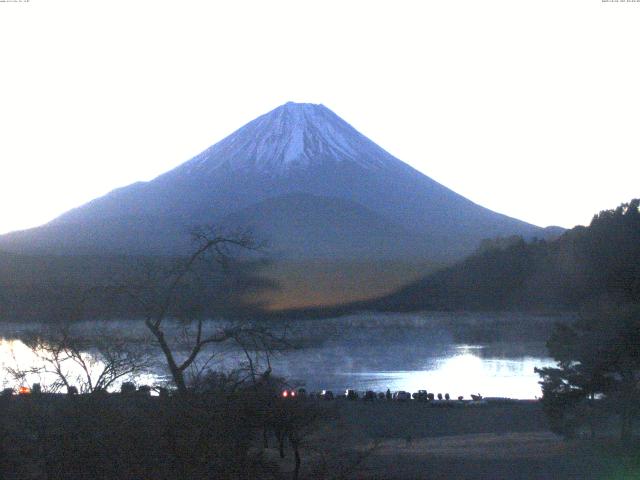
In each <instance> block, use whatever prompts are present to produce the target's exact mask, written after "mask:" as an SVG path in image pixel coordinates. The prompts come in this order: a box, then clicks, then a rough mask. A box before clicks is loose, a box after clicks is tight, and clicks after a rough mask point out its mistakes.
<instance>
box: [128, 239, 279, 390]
mask: <svg viewBox="0 0 640 480" xmlns="http://www.w3.org/2000/svg"><path fill="white" fill-rule="evenodd" d="M193 238H194V241H195V245H196V247H195V249H194V251H193V253H191V254H190V255H189V256H188V257H186V258H181V259H178V260H177V261H176V263H175V265H174V266H172V267H171V268H169V269H167V270H162V269H160V268H158V267H157V265H156V266H150V267H147V268H145V269H143V275H142V278H140V279H138V281H134V282H131V281H127V282H125V283H124V284H123V285H121V286H118V287H116V290H117V291H118V293H122V294H125V295H127V296H129V297H130V298H131V299H133V301H134V302H135V303H136V304H137V305H138V306H139V307H140V308H141V311H142V312H143V315H144V324H145V326H146V327H147V329H148V330H149V332H150V333H151V334H152V335H153V338H154V339H155V340H156V341H157V343H158V346H159V348H160V350H161V351H162V353H163V356H164V358H165V361H166V365H167V367H168V369H169V372H170V374H171V377H172V380H173V382H174V383H175V385H176V387H177V389H178V392H179V393H180V394H185V393H186V392H187V379H188V378H187V376H188V373H189V371H190V369H194V367H195V368H196V370H198V371H199V372H203V371H204V370H205V369H206V367H207V366H208V363H209V361H208V360H205V361H204V362H200V363H199V362H198V359H200V357H201V354H202V353H203V351H205V350H206V349H207V348H208V347H209V346H211V345H214V344H222V343H224V342H227V341H230V340H238V339H241V338H242V339H245V338H249V337H251V336H253V337H262V338H268V337H271V338H272V339H274V340H275V338H276V337H275V335H271V334H270V332H268V331H267V330H266V329H264V328H262V327H259V326H257V324H255V323H251V322H246V321H226V322H220V323H218V324H216V325H215V326H213V325H211V324H207V323H206V322H205V319H206V318H210V317H211V316H212V315H213V314H214V313H215V312H214V310H213V308H212V306H215V305H216V303H218V305H220V304H222V303H225V302H226V303H231V302H232V301H233V300H234V298H233V296H234V294H235V293H236V289H234V288H232V285H231V282H230V281H229V280H230V278H231V277H232V275H231V274H232V273H233V268H234V266H236V265H237V264H236V262H235V260H236V257H237V254H238V252H241V251H257V250H261V249H262V245H260V244H259V243H258V242H256V241H255V239H254V238H253V236H252V235H251V234H250V233H248V232H236V233H233V234H230V235H220V234H218V233H216V232H215V231H214V230H213V229H199V230H196V231H194V233H193ZM170 319H175V320H177V321H179V322H180V324H181V325H182V327H183V328H181V329H179V330H178V331H176V329H175V328H172V326H171V325H170V324H168V321H169V320H170ZM185 352H186V353H185ZM210 358H211V357H210V356H209V357H208V359H210ZM197 374H198V373H197V372H196V373H195V374H193V372H192V376H194V375H197Z"/></svg>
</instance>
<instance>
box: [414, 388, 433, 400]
mask: <svg viewBox="0 0 640 480" xmlns="http://www.w3.org/2000/svg"><path fill="white" fill-rule="evenodd" d="M413 399H414V400H418V401H419V402H428V401H429V394H428V393H427V391H426V390H418V391H417V392H415V393H414V394H413Z"/></svg>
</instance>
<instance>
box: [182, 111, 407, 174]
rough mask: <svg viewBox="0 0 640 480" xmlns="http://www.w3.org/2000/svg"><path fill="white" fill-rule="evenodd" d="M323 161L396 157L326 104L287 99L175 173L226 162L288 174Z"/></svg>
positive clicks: (380, 161) (364, 163) (373, 165)
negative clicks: (288, 100)
mask: <svg viewBox="0 0 640 480" xmlns="http://www.w3.org/2000/svg"><path fill="white" fill-rule="evenodd" d="M323 162H332V163H334V162H353V163H356V164H358V165H360V166H361V167H363V168H367V169H380V168H384V166H385V164H394V163H395V162H397V160H396V159H395V158H393V157H392V156H391V155H390V154H388V153H387V152H385V151H384V150H382V149H381V148H380V147H378V146H377V145H376V144H374V143H373V142H372V141H371V140H369V139H367V138H366V137H365V136H363V135H361V134H360V133H359V132H358V131H357V130H356V129H355V128H353V127H352V126H351V125H349V124H348V123H347V122H345V121H344V120H342V119H341V118H340V117H338V116H337V115H336V114H335V113H333V112H332V111H331V110H329V109H328V108H327V107H325V106H324V105H315V104H312V103H294V102H288V103H285V104H284V105H281V106H280V107H278V108H276V109H274V110H272V111H271V112H269V113H266V114H264V115H262V116H260V117H258V118H256V119H255V120H253V121H251V122H249V123H248V124H247V125H245V126H244V127H242V128H240V129H239V130H237V131H236V132H234V133H232V134H231V135H229V136H228V137H226V138H225V139H224V140H222V141H220V142H218V143H216V144H215V145H213V146H212V147H210V148H208V149H207V150H205V151H204V152H202V153H201V154H200V155H198V156H197V157H195V158H194V159H193V160H191V161H189V162H187V163H186V164H185V165H183V167H179V169H178V171H177V172H176V173H179V174H184V173H185V172H188V173H189V174H196V175H208V174H211V173H214V172H215V171H216V170H217V169H218V168H221V167H224V168H225V169H229V170H258V171H260V172H262V173H264V174H267V175H286V174H287V173H289V172H290V171H291V170H292V169H294V170H295V169H304V168H308V167H310V166H313V165H318V164H320V163H323Z"/></svg>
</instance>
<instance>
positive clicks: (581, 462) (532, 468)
mask: <svg viewBox="0 0 640 480" xmlns="http://www.w3.org/2000/svg"><path fill="white" fill-rule="evenodd" d="M337 404H338V406H337V409H338V411H339V413H340V415H339V420H337V427H336V428H337V430H338V432H337V433H340V432H351V436H348V437H347V439H346V442H347V443H351V444H352V446H353V447H354V448H355V450H356V451H358V452H359V453H360V457H356V456H352V457H350V459H349V461H350V462H351V465H349V464H346V465H344V466H345V467H346V470H348V471H350V472H348V473H349V474H348V475H346V476H345V477H344V478H358V479H387V478H389V479H455V480H460V479H487V480H497V479H512V480H519V479H611V480H618V479H640V455H638V453H640V450H638V449H635V450H633V451H630V450H629V449H628V448H624V449H622V448H621V446H620V445H619V444H618V442H617V440H616V438H615V436H607V437H605V436H601V437H599V438H596V439H595V441H593V440H591V439H586V438H585V439H579V440H564V439H563V438H562V437H559V436H557V435H555V434H553V433H551V432H550V431H549V430H548V427H547V422H546V419H545V417H544V414H543V412H542V409H541V406H540V404H539V403H538V402H535V401H520V402H516V403H512V404H506V405H486V406H481V407H466V408H434V407H429V406H427V405H425V404H421V403H417V402H407V403H395V402H384V401H383V402H379V403H369V404H367V403H363V402H358V403H356V402H346V401H343V402H337ZM327 434H328V435H329V437H328V439H327V438H326V437H325V440H324V441H331V439H333V441H334V442H337V443H338V444H340V443H341V442H343V441H344V440H345V439H341V438H339V437H336V436H331V432H325V433H324V435H327ZM310 450H313V449H312V448H311V449H310ZM338 463H339V462H338ZM347 463H348V462H347ZM339 467H340V465H338V464H336V465H334V468H335V470H336V473H337V472H338V470H339ZM306 475H308V476H309V477H312V476H313V474H312V472H310V471H308V470H307V472H306ZM337 477H338V478H339V475H337Z"/></svg>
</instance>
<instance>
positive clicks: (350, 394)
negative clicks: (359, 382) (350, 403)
mask: <svg viewBox="0 0 640 480" xmlns="http://www.w3.org/2000/svg"><path fill="white" fill-rule="evenodd" d="M344 396H345V397H346V398H347V400H357V399H358V392H356V391H355V390H353V389H351V388H347V389H346V390H345V391H344Z"/></svg>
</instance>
